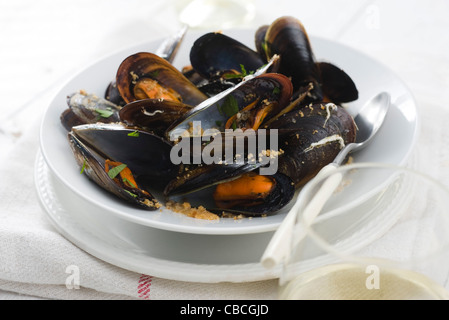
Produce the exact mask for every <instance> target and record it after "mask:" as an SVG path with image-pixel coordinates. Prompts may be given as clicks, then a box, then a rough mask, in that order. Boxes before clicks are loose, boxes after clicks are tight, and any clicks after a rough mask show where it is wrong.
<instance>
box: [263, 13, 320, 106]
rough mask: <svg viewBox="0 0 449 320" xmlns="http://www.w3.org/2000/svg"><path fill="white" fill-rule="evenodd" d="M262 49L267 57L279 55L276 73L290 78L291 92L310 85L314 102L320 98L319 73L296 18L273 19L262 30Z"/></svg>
mask: <svg viewBox="0 0 449 320" xmlns="http://www.w3.org/2000/svg"><path fill="white" fill-rule="evenodd" d="M265 50H266V54H267V57H268V58H271V57H272V56H273V55H275V54H278V55H280V57H281V58H280V66H279V71H278V72H279V73H282V74H285V75H286V76H288V77H291V80H292V83H293V87H294V90H295V91H296V90H298V88H300V87H306V86H308V84H309V83H313V85H314V90H313V93H314V95H316V99H317V100H321V99H322V92H321V86H320V84H321V78H320V72H319V69H318V67H317V65H316V63H315V57H314V54H313V51H312V46H311V44H310V41H309V36H308V35H307V32H306V30H305V28H304V26H303V25H302V23H301V22H300V21H299V20H298V19H296V18H294V17H288V16H286V17H281V18H278V19H276V20H275V21H274V22H273V23H272V24H271V25H270V27H269V28H268V30H267V31H266V35H265Z"/></svg>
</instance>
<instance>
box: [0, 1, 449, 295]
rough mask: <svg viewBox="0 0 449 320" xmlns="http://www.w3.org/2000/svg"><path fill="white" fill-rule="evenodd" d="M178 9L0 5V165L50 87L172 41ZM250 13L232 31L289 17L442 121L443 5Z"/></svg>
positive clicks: (314, 6)
mask: <svg viewBox="0 0 449 320" xmlns="http://www.w3.org/2000/svg"><path fill="white" fill-rule="evenodd" d="M184 2H186V1H167V0H164V1H159V0H151V1H149V0H146V1H144V0H129V1H121V0H96V1H91V0H90V1H87V0H61V1H56V0H41V1H32V0H14V1H6V0H0V43H1V50H0V70H1V72H0V99H1V103H0V145H1V147H2V149H3V151H2V152H1V153H0V160H1V159H5V158H6V157H7V156H8V155H7V151H8V148H13V146H14V143H15V142H16V141H17V139H18V138H19V137H20V136H21V135H22V133H23V132H25V131H26V128H27V126H28V125H29V123H30V122H31V121H35V120H36V118H38V117H40V116H41V115H42V113H43V111H44V108H45V106H46V101H49V100H50V99H51V97H52V95H53V94H54V93H55V90H56V89H57V87H58V85H59V84H60V83H62V82H64V81H65V80H67V79H68V78H69V77H71V75H73V74H74V73H76V72H77V70H79V69H80V68H83V67H84V66H85V65H86V64H90V63H91V62H92V61H94V60H97V59H99V58H100V57H103V56H105V55H107V54H109V53H110V52H113V51H116V50H118V49H120V48H122V47H126V46H129V45H132V44H135V43H140V42H143V41H144V40H151V39H156V38H160V37H163V36H167V35H169V34H171V33H173V32H174V31H175V30H177V28H178V27H179V22H178V21H177V17H178V14H177V13H178V9H179V7H180V6H181V5H182V4H183V3H184ZM254 4H255V16H254V18H253V19H252V20H251V21H250V22H248V23H246V24H244V25H239V27H247V28H252V29H255V28H256V27H258V26H260V25H262V24H269V23H270V22H272V21H273V20H274V19H276V18H277V17H279V16H282V15H293V16H296V17H297V18H299V19H300V20H302V22H303V24H304V25H305V26H306V28H307V30H308V32H309V34H311V35H317V36H321V37H324V38H329V39H333V40H336V41H339V42H341V43H343V44H346V45H348V46H350V47H353V48H357V49H358V50H360V51H362V52H364V53H365V54H367V55H369V56H372V57H374V58H375V59H377V60H379V61H380V62H382V63H383V64H385V65H387V66H388V67H390V68H391V69H392V70H393V71H394V72H395V73H396V74H397V75H398V76H399V77H400V78H402V80H403V81H404V82H405V83H406V85H407V86H408V87H409V88H410V90H411V91H412V92H413V94H414V96H415V98H416V101H417V103H418V105H419V108H420V113H421V114H425V113H426V112H427V111H433V110H436V108H438V110H439V112H441V114H442V117H446V118H447V119H448V120H449V104H448V102H447V101H448V97H447V89H448V88H449V18H448V14H449V1H448V0H432V1H422V0H411V1H402V0H401V1H399V0H365V1H360V0H357V1H356V0H320V1H303V0H294V1H293V0H291V1H289V0H276V1H272V0H269V1H268V0H254ZM204 30H206V31H210V29H207V28H205V29H204ZM442 145H444V144H442ZM446 146H447V143H446ZM418 147H422V148H423V150H424V151H426V150H425V146H419V145H418ZM448 163H449V158H448V159H447V162H446V163H445V165H448ZM32 165H33V163H30V166H32ZM443 165H444V162H443ZM18 205H20V204H18ZM0 223H1V222H0ZM23 298H25V299H26V298H30V299H32V297H26V296H22V295H17V294H15V293H13V292H0V299H23Z"/></svg>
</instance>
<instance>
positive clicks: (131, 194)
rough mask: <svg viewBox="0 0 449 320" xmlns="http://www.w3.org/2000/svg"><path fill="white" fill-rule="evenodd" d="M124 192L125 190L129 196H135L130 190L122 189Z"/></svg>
mask: <svg viewBox="0 0 449 320" xmlns="http://www.w3.org/2000/svg"><path fill="white" fill-rule="evenodd" d="M123 190H124V191H125V192H127V193H128V194H129V195H130V196H131V197H134V198H137V194H134V193H132V192H129V191H128V190H125V189H123Z"/></svg>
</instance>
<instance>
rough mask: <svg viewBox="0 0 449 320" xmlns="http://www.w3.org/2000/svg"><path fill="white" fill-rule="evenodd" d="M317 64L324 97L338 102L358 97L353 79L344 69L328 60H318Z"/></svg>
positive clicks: (349, 100) (353, 99)
mask: <svg viewBox="0 0 449 320" xmlns="http://www.w3.org/2000/svg"><path fill="white" fill-rule="evenodd" d="M317 65H318V68H319V70H320V74H321V78H322V88H323V93H324V95H325V99H327V100H329V101H332V102H334V103H336V104H340V103H345V102H351V101H355V100H357V99H358V98H359V91H358V90H357V87H356V85H355V83H354V81H353V80H352V79H351V77H350V76H349V75H348V74H347V73H346V72H345V71H343V70H342V69H340V68H339V67H337V66H336V65H334V64H332V63H329V62H324V61H320V62H318V63H317Z"/></svg>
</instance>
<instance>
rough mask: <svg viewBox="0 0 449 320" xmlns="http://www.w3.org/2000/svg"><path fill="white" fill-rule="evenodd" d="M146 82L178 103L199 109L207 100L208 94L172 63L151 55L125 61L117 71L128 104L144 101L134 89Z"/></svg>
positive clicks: (121, 90)
mask: <svg viewBox="0 0 449 320" xmlns="http://www.w3.org/2000/svg"><path fill="white" fill-rule="evenodd" d="M144 79H146V80H150V81H152V82H154V83H155V84H157V85H160V86H161V87H162V88H163V90H165V91H169V92H170V94H171V95H172V96H174V97H175V98H174V99H176V100H178V101H181V102H183V103H185V104H188V105H192V106H195V105H197V104H199V103H200V102H202V101H204V100H206V99H207V96H206V95H205V94H204V93H202V92H201V91H200V90H199V89H198V88H197V87H196V86H195V85H194V84H193V83H191V82H190V81H189V80H188V79H187V78H186V77H185V76H184V75H183V74H182V73H181V72H180V71H179V70H178V69H176V68H175V67H174V66H173V65H171V64H170V63H169V62H168V61H166V60H165V59H163V58H161V57H159V56H157V55H155V54H152V53H149V52H139V53H136V54H133V55H131V56H129V57H127V58H126V59H125V60H123V62H122V63H121V64H120V66H119V68H118V70H117V75H116V83H117V84H116V85H117V89H118V91H119V92H120V95H121V97H122V98H123V99H124V100H125V102H126V103H129V102H132V101H135V100H140V98H139V97H136V92H135V90H134V89H135V86H136V85H137V84H139V83H140V81H143V80H144ZM154 91H157V90H154ZM148 94H150V93H148ZM146 98H159V97H153V96H146Z"/></svg>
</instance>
